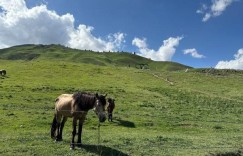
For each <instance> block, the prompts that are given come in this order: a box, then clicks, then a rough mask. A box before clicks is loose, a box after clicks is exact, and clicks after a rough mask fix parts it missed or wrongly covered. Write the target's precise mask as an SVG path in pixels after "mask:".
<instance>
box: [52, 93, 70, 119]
mask: <svg viewBox="0 0 243 156" xmlns="http://www.w3.org/2000/svg"><path fill="white" fill-rule="evenodd" d="M72 95H73V94H62V95H60V96H58V97H57V99H56V100H55V101H56V102H55V111H56V113H57V114H61V115H63V116H66V117H72V112H71V110H72V104H73V98H72Z"/></svg>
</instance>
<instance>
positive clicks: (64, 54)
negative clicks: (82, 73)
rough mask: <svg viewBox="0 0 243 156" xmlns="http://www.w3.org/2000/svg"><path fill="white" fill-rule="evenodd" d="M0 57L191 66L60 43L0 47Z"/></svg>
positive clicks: (167, 67)
mask: <svg viewBox="0 0 243 156" xmlns="http://www.w3.org/2000/svg"><path fill="white" fill-rule="evenodd" d="M0 59H7V60H33V59H35V60H36V59H38V60H46V59H48V60H50V59H53V60H63V61H70V62H78V63H89V64H94V65H101V66H109V65H113V66H125V67H135V68H146V69H148V68H149V69H152V70H169V71H174V70H184V69H187V68H191V67H189V66H185V65H182V64H179V63H175V62H155V61H152V60H150V59H146V58H144V57H141V56H138V55H134V54H131V53H126V52H100V53H99V52H93V51H89V50H76V49H70V48H66V47H64V46H61V45H21V46H15V47H11V48H7V49H0Z"/></svg>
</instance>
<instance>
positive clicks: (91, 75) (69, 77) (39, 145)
mask: <svg viewBox="0 0 243 156" xmlns="http://www.w3.org/2000/svg"><path fill="white" fill-rule="evenodd" d="M29 46H33V47H32V48H30V47H29ZM29 46H27V47H28V49H32V52H31V53H26V57H23V58H22V59H21V60H19V58H20V57H22V55H19V56H14V54H20V53H23V52H26V51H28V49H24V48H26V46H23V47H22V46H20V47H17V48H16V47H13V49H12V48H10V49H11V51H9V50H8V49H5V50H2V51H1V52H0V53H1V54H0V57H1V58H5V59H0V67H1V68H4V69H6V70H7V75H6V76H0V119H1V120H0V125H1V128H0V140H1V142H0V155H23V156H24V155H103V156H105V155H208V154H210V153H213V154H217V153H218V154H225V153H226V154H227V153H237V151H238V150H241V149H242V144H243V137H242V134H243V97H242V95H243V85H242V84H243V72H240V71H237V72H233V71H223V70H216V71H213V72H212V71H209V69H193V70H189V71H188V72H185V71H173V70H172V71H168V70H156V69H154V70H140V69H137V68H127V66H125V65H122V64H121V65H118V63H116V61H115V60H116V59H117V60H118V59H120V58H121V57H120V56H123V55H124V57H125V56H126V55H129V56H130V54H127V53H124V54H123V53H92V52H88V53H85V54H83V53H82V54H83V55H85V56H86V57H88V55H90V56H92V57H93V55H96V56H95V60H99V61H100V62H102V63H104V64H105V65H94V64H95V63H92V64H89V63H80V61H79V60H80V59H82V57H77V58H76V57H74V56H78V55H82V54H81V53H79V52H76V50H73V51H74V52H72V50H71V49H68V52H70V53H71V55H70V54H69V53H64V52H60V51H61V50H58V51H57V50H56V49H57V48H64V47H60V46H57V47H56V48H55V46H54V50H53V51H51V50H50V49H49V50H46V51H45V52H43V51H44V50H43V48H39V47H36V46H35V45H29ZM51 47H52V48H53V46H51ZM15 48H16V51H17V52H16V51H14V49H15ZM19 48H22V50H20V49H19ZM34 48H36V49H37V50H34ZM44 48H47V47H46V46H44ZM47 49H48V48H47ZM41 50H43V51H41ZM29 51H31V50H29ZM47 51H49V52H47ZM29 54H32V55H33V54H39V55H38V57H37V55H36V56H35V57H34V56H31V57H30V56H29ZM106 55H109V57H110V58H112V59H111V62H113V64H112V63H109V61H105V59H107V58H108V57H106ZM117 55H119V57H118V56H117ZM10 56H11V57H10ZM27 56H29V57H27ZM92 57H88V58H92ZM134 57H135V59H136V60H137V57H138V59H144V58H141V57H139V56H134ZM6 58H8V59H6ZM25 58H31V59H25ZM98 58H99V59H98ZM10 59H11V60H10ZM16 59H17V60H16ZM75 59H77V61H74V60H75ZM60 60H61V61H60ZM147 61H150V60H147ZM155 63H158V62H155ZM163 65H164V64H163ZM150 66H152V65H151V64H150ZM205 70H206V72H205ZM219 73H222V74H219ZM75 91H88V92H92V93H95V92H98V93H99V94H108V97H112V98H115V99H116V108H115V111H114V114H113V117H114V122H105V123H104V124H102V125H101V127H100V143H98V138H99V135H98V134H99V133H98V122H97V120H98V119H97V117H96V115H95V113H93V112H92V111H90V112H89V113H88V115H87V119H86V121H85V125H84V126H83V135H82V141H83V147H82V149H80V150H78V149H77V150H74V151H70V150H69V143H70V140H71V132H72V125H71V119H69V120H68V121H67V123H66V125H65V128H64V135H63V141H62V142H60V143H55V142H54V141H53V140H51V138H50V125H51V122H52V119H53V115H54V101H55V99H56V97H57V96H59V95H60V94H63V93H73V92H75ZM97 145H100V146H97Z"/></svg>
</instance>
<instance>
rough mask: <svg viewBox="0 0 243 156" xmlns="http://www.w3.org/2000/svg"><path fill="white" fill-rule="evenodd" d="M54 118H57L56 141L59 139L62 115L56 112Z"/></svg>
mask: <svg viewBox="0 0 243 156" xmlns="http://www.w3.org/2000/svg"><path fill="white" fill-rule="evenodd" d="M56 120H57V130H56V131H57V135H56V141H61V139H60V137H61V136H60V128H61V120H62V115H60V114H57V115H56Z"/></svg>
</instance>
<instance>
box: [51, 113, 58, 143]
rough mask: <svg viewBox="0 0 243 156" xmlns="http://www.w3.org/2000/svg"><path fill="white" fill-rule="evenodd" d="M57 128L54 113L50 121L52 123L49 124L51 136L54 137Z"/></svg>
mask: <svg viewBox="0 0 243 156" xmlns="http://www.w3.org/2000/svg"><path fill="white" fill-rule="evenodd" d="M56 129H57V120H56V114H55V115H54V118H53V121H52V125H51V138H52V139H54V138H55V137H56V136H55V132H56Z"/></svg>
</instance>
